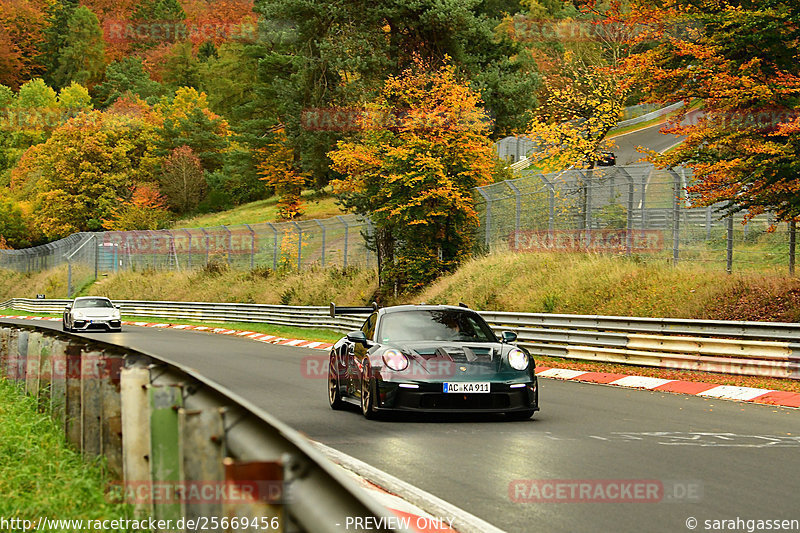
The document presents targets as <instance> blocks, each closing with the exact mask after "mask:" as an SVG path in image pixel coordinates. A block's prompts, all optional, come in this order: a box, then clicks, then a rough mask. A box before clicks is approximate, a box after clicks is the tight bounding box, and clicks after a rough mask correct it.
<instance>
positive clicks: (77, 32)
mask: <svg viewBox="0 0 800 533" xmlns="http://www.w3.org/2000/svg"><path fill="white" fill-rule="evenodd" d="M67 31H68V34H67V37H66V39H65V41H64V45H63V46H62V47H61V48H60V49H59V50H58V68H56V71H55V72H54V73H53V81H54V82H55V85H56V86H57V87H64V86H66V85H68V84H69V83H70V82H72V81H75V82H78V83H80V84H82V85H84V86H87V87H91V86H93V85H94V84H95V83H97V82H98V81H100V79H101V78H102V75H103V71H104V70H105V66H106V65H105V41H104V40H103V30H102V29H101V28H100V21H99V20H97V15H95V14H94V13H93V12H92V11H91V10H90V9H89V8H88V7H84V6H81V7H79V8H77V9H75V10H74V11H73V13H72V15H71V16H70V17H69V21H68V23H67Z"/></svg>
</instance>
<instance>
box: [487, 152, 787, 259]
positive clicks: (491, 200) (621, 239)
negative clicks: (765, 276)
mask: <svg viewBox="0 0 800 533" xmlns="http://www.w3.org/2000/svg"><path fill="white" fill-rule="evenodd" d="M691 179H692V176H691V172H690V171H688V170H686V169H682V168H676V169H657V168H655V167H653V166H652V165H648V164H639V165H630V166H625V167H616V166H610V167H598V168H595V169H592V170H577V169H569V170H565V171H562V172H558V173H552V174H539V173H536V172H534V171H523V172H522V173H521V175H520V177H519V178H517V179H514V180H509V181H504V182H500V183H495V184H492V185H488V186H484V187H479V188H478V189H477V208H478V212H479V215H480V219H481V227H480V234H479V236H478V237H479V242H480V243H481V244H482V246H483V247H484V248H485V249H504V248H507V249H510V250H516V251H520V252H523V251H576V252H577V251H584V252H600V253H613V254H623V255H626V256H633V255H637V256H641V257H649V258H651V259H664V260H667V261H670V262H672V263H675V264H677V263H679V262H682V261H696V262H702V263H705V264H707V265H709V266H713V267H719V268H722V269H727V270H728V271H732V270H734V269H746V268H772V267H780V268H789V269H790V270H792V271H793V268H794V266H793V256H794V253H793V247H794V244H793V237H792V235H793V231H790V229H789V226H788V225H787V224H785V223H780V224H778V223H776V222H775V220H774V219H773V218H772V217H771V216H770V215H759V216H756V217H753V218H752V219H749V220H747V222H746V223H745V220H746V213H739V214H736V215H734V216H731V217H724V216H723V214H722V212H721V210H720V207H721V205H722V204H719V205H715V206H711V207H699V206H694V205H693V204H692V199H691V198H689V197H687V193H686V187H687V186H688V185H691Z"/></svg>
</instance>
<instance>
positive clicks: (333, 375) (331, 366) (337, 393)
mask: <svg viewBox="0 0 800 533" xmlns="http://www.w3.org/2000/svg"><path fill="white" fill-rule="evenodd" d="M338 370H339V369H338V368H337V366H336V356H335V355H333V354H331V357H330V359H329V361H328V403H330V405H331V409H335V410H337V411H338V410H340V409H343V408H344V401H343V400H342V393H341V390H340V389H339V371H338Z"/></svg>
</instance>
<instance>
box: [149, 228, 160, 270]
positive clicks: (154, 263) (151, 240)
mask: <svg viewBox="0 0 800 533" xmlns="http://www.w3.org/2000/svg"><path fill="white" fill-rule="evenodd" d="M154 233H155V232H154V231H153V230H149V231H148V232H147V234H148V235H149V236H150V246H152V247H153V270H156V263H157V262H158V256H157V255H156V238H155V237H154V236H153V234H154Z"/></svg>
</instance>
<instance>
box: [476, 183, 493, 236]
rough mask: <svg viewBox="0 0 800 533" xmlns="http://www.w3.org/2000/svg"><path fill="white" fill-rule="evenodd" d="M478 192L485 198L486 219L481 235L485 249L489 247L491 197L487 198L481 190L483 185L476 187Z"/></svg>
mask: <svg viewBox="0 0 800 533" xmlns="http://www.w3.org/2000/svg"><path fill="white" fill-rule="evenodd" d="M476 190H477V191H478V193H480V195H481V196H483V199H484V200H486V220H485V224H484V237H483V244H484V245H485V246H486V248H487V250H488V248H489V240H490V238H491V235H492V231H491V228H492V199H491V198H489V195H488V194H486V193H485V192H483V187H476Z"/></svg>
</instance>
